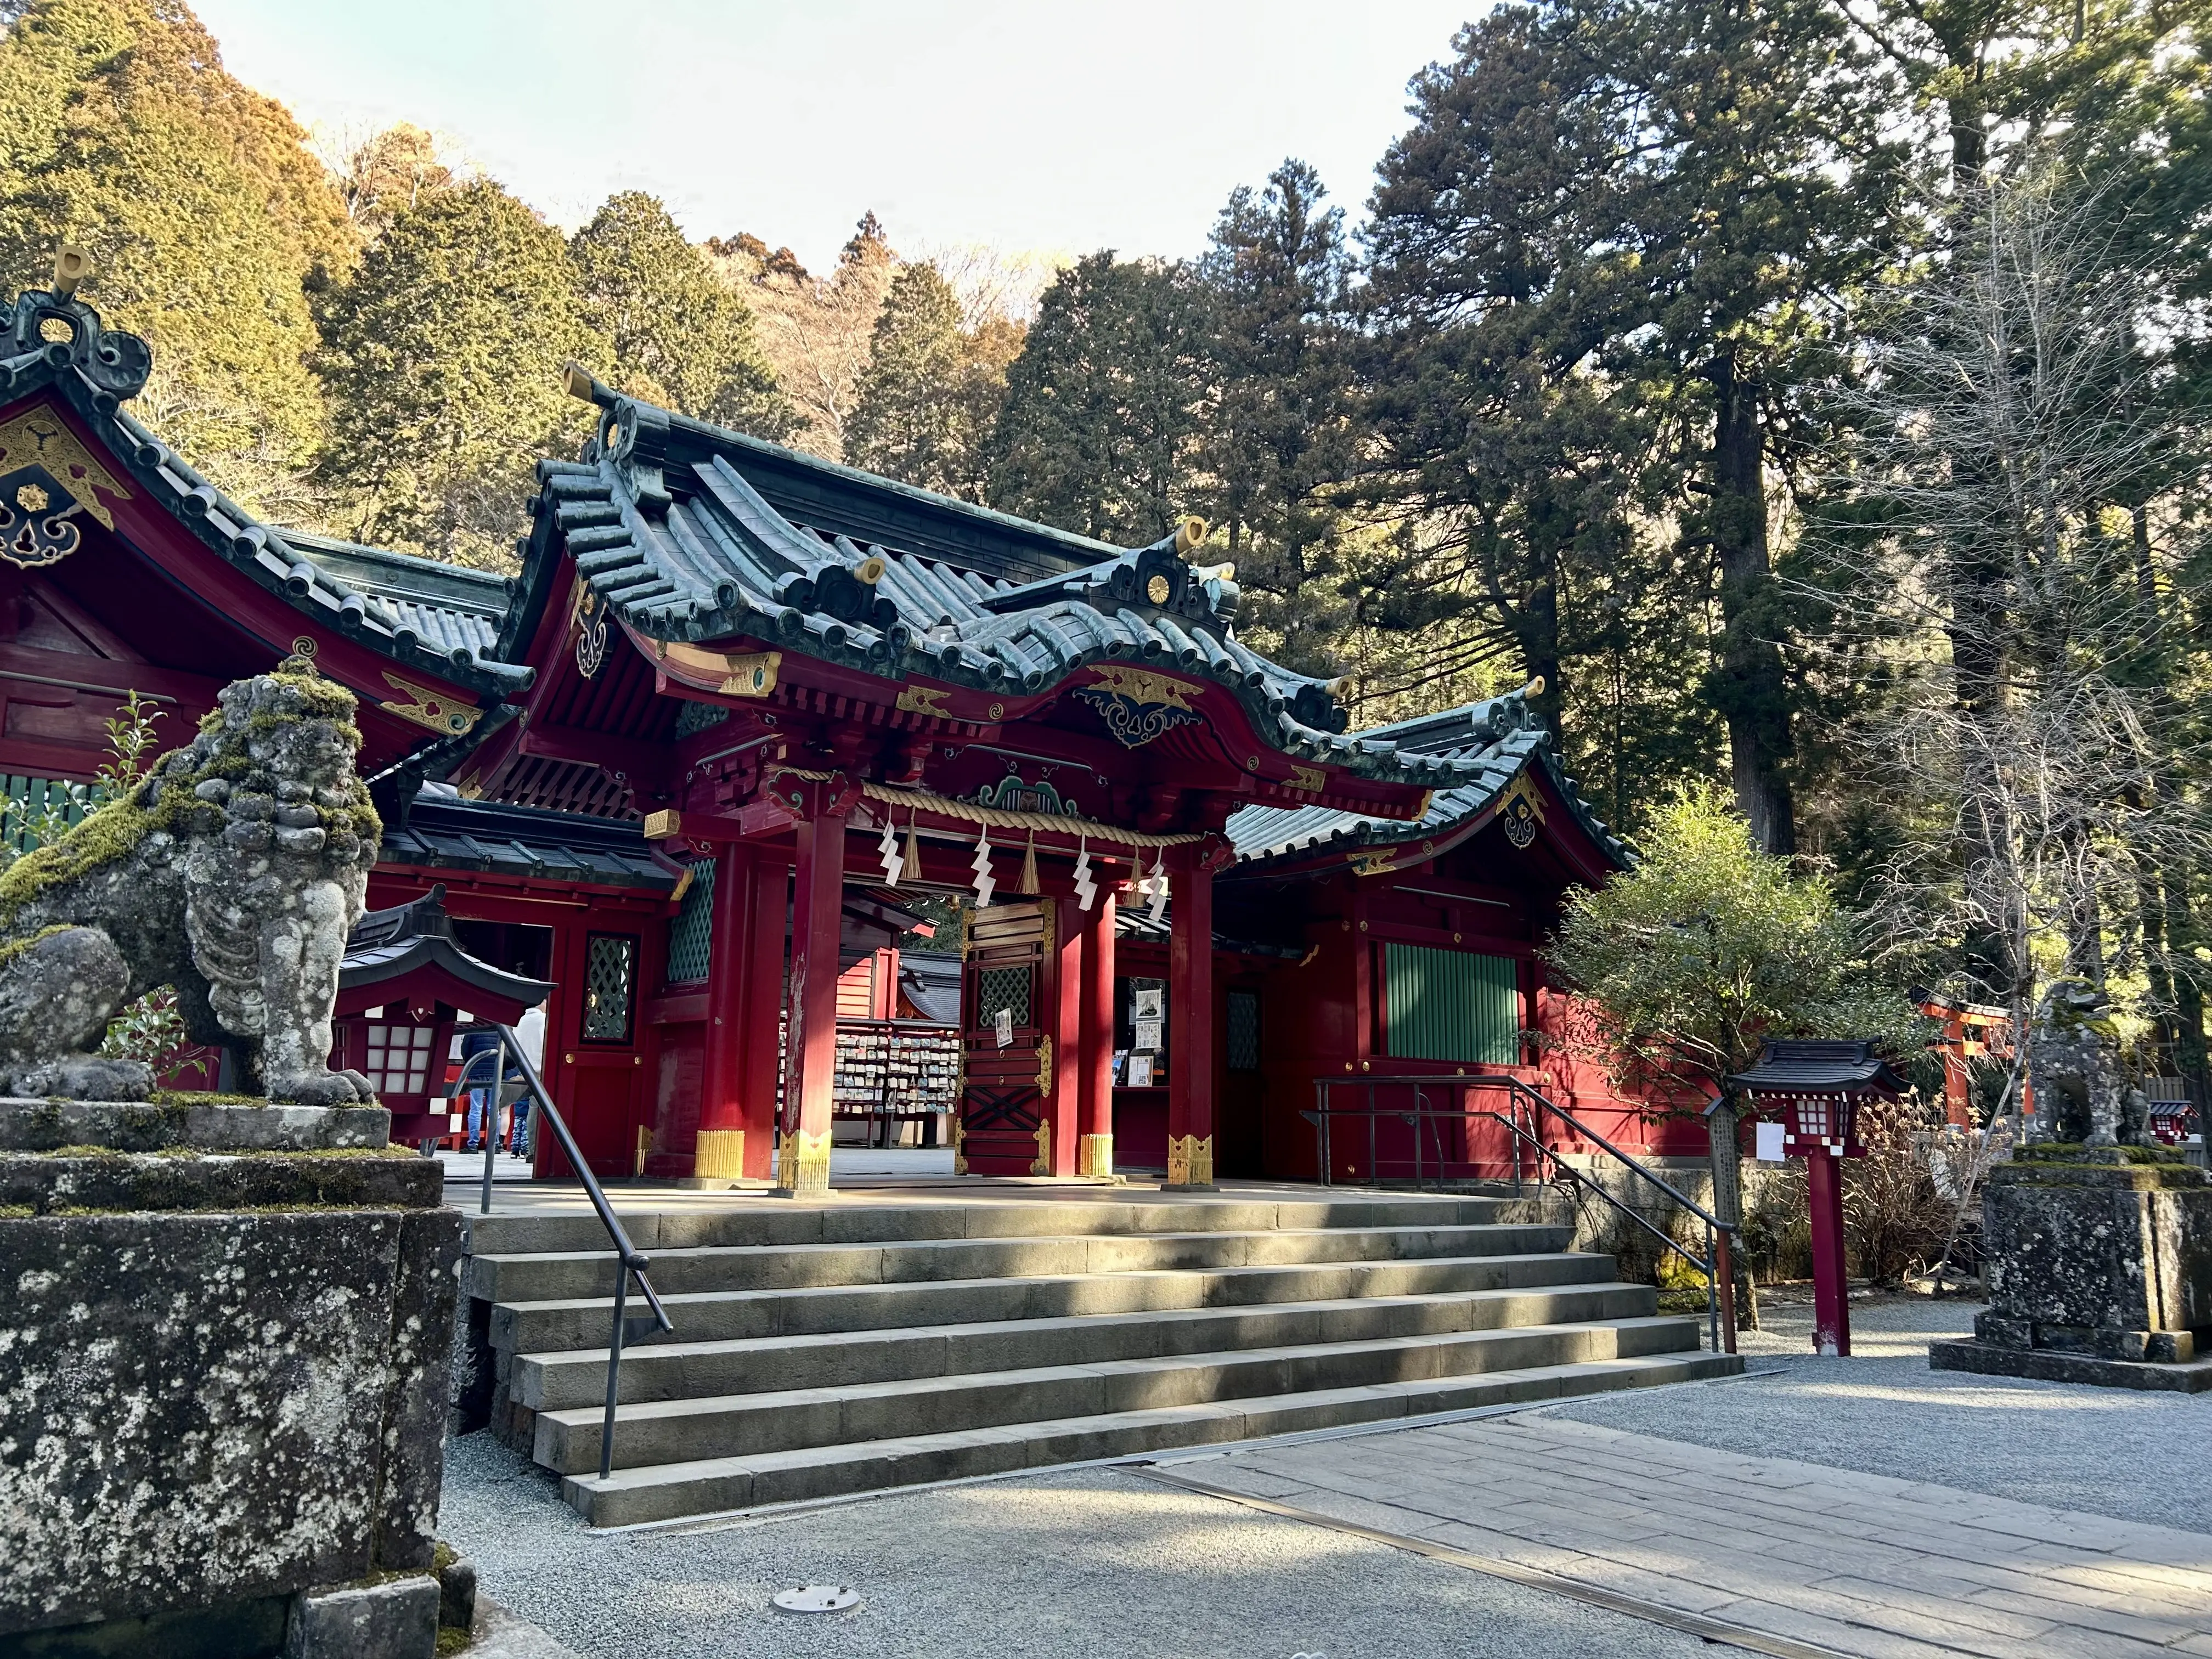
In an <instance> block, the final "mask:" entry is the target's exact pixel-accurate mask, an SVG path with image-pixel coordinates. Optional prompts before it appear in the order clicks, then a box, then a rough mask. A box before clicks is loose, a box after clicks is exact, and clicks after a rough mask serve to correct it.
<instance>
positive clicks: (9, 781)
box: [0, 774, 88, 853]
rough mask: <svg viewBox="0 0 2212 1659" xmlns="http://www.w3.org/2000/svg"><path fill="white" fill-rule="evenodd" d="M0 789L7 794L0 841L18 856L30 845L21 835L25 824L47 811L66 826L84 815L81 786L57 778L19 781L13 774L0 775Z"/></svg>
mask: <svg viewBox="0 0 2212 1659" xmlns="http://www.w3.org/2000/svg"><path fill="white" fill-rule="evenodd" d="M0 787H4V788H5V789H6V791H7V793H8V802H7V807H6V817H5V818H4V820H0V840H4V841H5V842H7V844H8V846H9V848H10V849H11V850H13V851H15V852H18V853H27V852H29V851H30V850H31V848H32V846H33V844H34V843H33V842H32V840H31V838H30V836H28V835H27V834H26V833H25V828H24V826H25V824H26V823H27V822H28V821H29V820H30V819H33V818H35V817H40V815H41V814H42V813H44V812H46V811H49V810H51V811H55V812H58V814H59V815H60V816H61V817H64V818H66V819H67V820H68V821H69V822H70V823H76V822H77V821H78V820H79V819H80V818H82V817H84V815H85V811H86V810H87V809H86V805H85V796H86V794H87V793H88V792H87V790H86V788H85V787H84V785H82V784H81V783H64V782H63V781H61V780H60V779H58V778H23V777H17V776H15V775H13V774H7V775H0Z"/></svg>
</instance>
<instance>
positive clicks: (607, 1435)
mask: <svg viewBox="0 0 2212 1659" xmlns="http://www.w3.org/2000/svg"><path fill="white" fill-rule="evenodd" d="M492 1030H495V1031H496V1032H498V1033H499V1036H500V1045H499V1047H498V1048H489V1049H486V1050H485V1051H484V1052H485V1053H487V1054H495V1055H500V1056H501V1057H502V1058H504V1059H507V1060H513V1062H514V1067H515V1069H516V1070H517V1071H519V1072H520V1073H522V1086H523V1087H524V1088H525V1089H526V1090H527V1091H529V1092H530V1094H531V1095H532V1096H533V1097H535V1098H536V1100H537V1103H538V1111H539V1112H541V1113H542V1114H544V1117H543V1121H544V1122H546V1123H550V1125H552V1127H553V1139H555V1140H556V1141H557V1142H558V1143H559V1144H560V1147H561V1152H562V1156H563V1157H564V1158H567V1159H568V1167H569V1168H570V1169H572V1170H574V1171H575V1172H576V1175H577V1178H578V1179H579V1180H580V1181H581V1182H583V1183H584V1192H585V1194H586V1196H587V1197H589V1198H590V1199H591V1200H592V1208H593V1209H594V1210H597V1211H598V1212H599V1225H601V1226H603V1227H605V1229H606V1230H607V1237H609V1238H610V1239H611V1240H612V1241H613V1243H614V1247H615V1259H616V1261H617V1267H616V1268H615V1319H614V1328H613V1330H612V1331H611V1333H610V1334H609V1335H608V1338H607V1407H606V1414H605V1417H604V1418H603V1419H602V1420H601V1424H600V1429H599V1479H600V1480H606V1479H607V1478H608V1477H609V1476H610V1475H611V1474H613V1473H614V1455H615V1401H616V1398H617V1395H618V1394H619V1392H620V1390H621V1387H622V1354H623V1339H624V1338H625V1337H627V1336H629V1335H630V1334H631V1332H630V1329H629V1326H630V1324H631V1323H632V1322H631V1321H629V1320H628V1319H625V1318H624V1317H623V1310H624V1309H625V1308H627V1307H628V1306H629V1281H630V1279H631V1277H632V1276H633V1275H635V1278H636V1279H637V1287H638V1289H639V1290H640V1291H643V1292H644V1293H645V1299H646V1302H647V1305H649V1306H650V1307H651V1308H652V1309H653V1317H652V1318H651V1319H640V1320H637V1321H635V1324H636V1325H637V1327H638V1330H637V1332H636V1334H638V1335H643V1334H645V1333H646V1332H647V1331H649V1330H652V1329H654V1328H659V1329H660V1330H663V1331H665V1332H667V1333H668V1334H670V1335H671V1336H672V1335H674V1334H675V1332H676V1325H675V1322H673V1321H672V1320H671V1319H670V1318H669V1316H668V1310H667V1309H665V1308H664V1307H662V1306H661V1305H660V1297H659V1296H657V1295H656V1294H654V1292H653V1281H652V1279H648V1278H647V1276H646V1270H647V1268H648V1267H651V1266H652V1265H653V1264H652V1262H651V1261H649V1260H648V1259H647V1256H646V1254H645V1252H644V1251H642V1250H641V1249H638V1248H637V1246H636V1245H635V1244H633V1243H630V1240H629V1232H628V1231H625V1230H624V1228H623V1225H622V1223H621V1221H620V1220H619V1219H617V1217H616V1215H615V1212H614V1206H612V1205H611V1204H609V1203H608V1202H607V1195H606V1193H605V1189H604V1188H601V1187H600V1185H599V1177H598V1176H595V1175H593V1174H592V1166H591V1165H590V1164H587V1163H586V1162H585V1160H584V1155H583V1153H582V1152H580V1151H578V1150H577V1146H576V1138H575V1137H574V1135H572V1134H570V1133H568V1124H567V1123H566V1122H564V1121H562V1116H561V1112H560V1109H559V1108H558V1107H556V1106H555V1105H554V1103H553V1097H552V1095H551V1094H550V1093H549V1092H548V1091H547V1090H546V1087H545V1085H544V1081H543V1080H542V1079H540V1078H539V1077H538V1068H537V1067H536V1066H533V1065H532V1064H531V1063H530V1056H529V1055H527V1054H525V1053H523V1051H522V1044H521V1043H520V1041H518V1040H517V1039H516V1037H515V1035H514V1032H513V1030H512V1029H511V1028H509V1027H507V1026H505V1025H495V1026H493V1027H492ZM476 1058H477V1057H476V1056H474V1055H471V1057H470V1060H471V1063H473V1061H474V1060H475V1059H476ZM467 1070H468V1067H467V1066H466V1065H465V1066H463V1067H462V1074H463V1075H464V1076H465V1075H466V1074H467ZM506 1070H507V1067H506V1066H504V1065H502V1066H500V1067H499V1069H498V1070H497V1072H495V1073H494V1075H495V1077H496V1076H503V1075H505V1073H506ZM496 1098H497V1095H496V1085H495V1094H494V1099H495V1100H496ZM488 1127H496V1125H495V1124H494V1125H491V1126H488ZM530 1133H531V1139H532V1143H533V1144H535V1142H536V1139H537V1135H538V1131H537V1130H536V1129H534V1128H533V1129H532V1131H531V1132H530ZM483 1213H485V1214H486V1215H489V1214H490V1213H491V1159H490V1157H489V1153H487V1154H486V1157H485V1159H484V1190H483Z"/></svg>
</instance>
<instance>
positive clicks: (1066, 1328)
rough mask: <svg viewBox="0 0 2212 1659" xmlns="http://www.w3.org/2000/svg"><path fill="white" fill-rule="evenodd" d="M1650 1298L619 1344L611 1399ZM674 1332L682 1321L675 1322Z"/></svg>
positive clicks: (1610, 1309)
mask: <svg viewBox="0 0 2212 1659" xmlns="http://www.w3.org/2000/svg"><path fill="white" fill-rule="evenodd" d="M1656 1303H1657V1297H1656V1292H1655V1291H1653V1290H1652V1289H1651V1287H1650V1286H1649V1285H1620V1284H1593V1285H1577V1286H1574V1287H1572V1288H1567V1289H1559V1290H1550V1291H1518V1290H1515V1291H1447V1292H1440V1293H1431V1294H1429V1295H1425V1296H1395V1297H1352V1298H1347V1299H1345V1300H1340V1301H1334V1302H1290V1303H1267V1304H1261V1305H1259V1306H1255V1307H1229V1308H1177V1309H1170V1310H1150V1309H1147V1310H1141V1311H1137V1312H1131V1313H1117V1314H1083V1315H1077V1316H1072V1317H1067V1318H1058V1319H1051V1318H1014V1319H999V1320H986V1321H982V1322H976V1323H972V1324H958V1325H908V1326H899V1327H895V1328H889V1329H884V1330H876V1331H859V1332H855V1331H831V1332H823V1333H820V1334H811V1335H799V1336H776V1337H744V1338H738V1339H737V1340H726V1341H716V1340H697V1341H688V1342H687V1341H676V1340H667V1341H663V1342H661V1343H659V1344H657V1345H654V1346H641V1347H638V1348H635V1349H631V1350H627V1351H625V1352H624V1353H623V1367H622V1377H621V1387H622V1393H621V1399H622V1401H623V1403H624V1404H628V1403H631V1402H634V1401H655V1400H681V1399H684V1398H687V1397H690V1396H696V1395H734V1394H754V1393H759V1392H762V1391H764V1390H768V1389H802V1388H835V1387H839V1386H842V1385H847V1384H851V1383H896V1382H902V1381H910V1380H913V1379H915V1378H920V1377H927V1376H967V1375H971V1374H974V1373H977V1372H982V1371H1002V1370H1020V1369H1023V1368H1024V1367H1028V1366H1035V1365H1039V1364H1066V1365H1090V1364H1101V1363H1103V1362H1104V1361H1107V1360H1116V1359H1137V1358H1152V1357H1157V1356H1162V1355H1171V1354H1191V1353H1214V1352H1228V1351H1242V1350H1247V1349H1254V1348H1284V1347H1304V1346H1313V1345H1315V1344H1317V1343H1333V1342H1359V1341H1373V1340H1380V1339H1384V1338H1391V1337H1405V1336H1432V1335H1437V1334H1445V1333H1449V1332H1459V1331H1475V1330H1498V1329H1503V1328H1508V1327H1517V1326H1530V1325H1559V1324H1571V1323H1576V1322H1581V1321H1585V1320H1604V1319H1629V1318H1637V1317H1642V1316H1650V1315H1651V1314H1652V1313H1653V1312H1655V1311H1656ZM671 1316H672V1310H671ZM688 1328H689V1327H688V1326H687V1325H686V1324H685V1323H684V1322H683V1321H682V1320H680V1319H679V1320H678V1330H679V1331H682V1330H685V1329H688ZM606 1364H607V1351H606V1349H605V1346H600V1347H597V1348H585V1349H580V1350H575V1351H573V1352H566V1353H555V1354H526V1355H523V1356H522V1357H520V1358H519V1359H518V1360H517V1361H516V1363H515V1367H514V1374H513V1376H514V1384H513V1394H514V1397H515V1399H516V1400H517V1401H520V1403H521V1404H523V1405H525V1406H528V1407H531V1408H532V1409H533V1410H536V1411H540V1412H545V1411H558V1410H561V1409H563V1408H567V1407H585V1406H603V1403H604V1401H605V1398H606Z"/></svg>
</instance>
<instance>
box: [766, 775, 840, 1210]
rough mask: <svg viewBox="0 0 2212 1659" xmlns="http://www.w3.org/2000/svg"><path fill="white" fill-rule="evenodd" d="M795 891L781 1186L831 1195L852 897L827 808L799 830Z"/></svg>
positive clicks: (836, 821) (836, 819) (836, 817)
mask: <svg viewBox="0 0 2212 1659" xmlns="http://www.w3.org/2000/svg"><path fill="white" fill-rule="evenodd" d="M797 835H798V840H799V856H798V859H797V861H796V867H797V876H796V878H795V880H794V881H793V887H792V914H791V1037H790V1042H789V1043H788V1045H787V1058H786V1085H785V1089H784V1103H783V1122H784V1139H783V1145H782V1146H781V1148H779V1155H778V1160H777V1164H776V1182H775V1184H776V1187H777V1188H778V1189H779V1190H780V1191H782V1192H785V1193H787V1194H792V1195H793V1196H794V1197H807V1196H811V1195H815V1194H822V1193H826V1192H828V1191H829V1109H830V1102H831V1091H832V1086H833V1084H834V1081H835V1073H836V1066H837V924H838V917H839V912H840V908H841V907H842V904H843V902H844V892H845V816H844V814H842V813H841V812H828V811H822V810H821V809H820V808H819V807H816V808H814V809H812V810H811V811H809V812H808V814H807V816H806V817H804V818H802V819H800V820H799V824H798V826H797Z"/></svg>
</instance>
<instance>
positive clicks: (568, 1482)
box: [561, 1353, 1741, 1527]
mask: <svg viewBox="0 0 2212 1659" xmlns="http://www.w3.org/2000/svg"><path fill="white" fill-rule="evenodd" d="M1740 1369H1741V1361H1739V1360H1737V1359H1736V1358H1735V1357H1734V1356H1732V1355H1727V1354H1718V1355H1716V1354H1691V1353H1683V1354H1668V1355H1662V1356H1657V1357H1654V1358H1641V1359H1613V1360H1590V1361H1583V1362H1580V1363H1577V1364H1565V1365H1547V1366H1538V1367H1534V1368H1532V1369H1529V1370H1506V1371H1493V1372H1491V1373H1489V1374H1488V1375H1486V1376H1471V1377H1444V1378H1439V1379H1419V1380H1414V1381H1410V1382H1397V1383H1375V1384H1370V1385H1367V1386H1365V1387H1359V1388H1349V1389H1322V1390H1316V1391H1315V1392H1312V1393H1301V1394H1288V1395H1272V1396H1263V1397H1261V1398H1256V1399H1246V1400H1231V1401H1214V1402H1210V1403H1206V1404H1202V1405H1193V1406H1180V1407H1168V1408H1166V1409H1164V1410H1155V1411H1145V1412H1121V1413H1106V1414H1099V1415H1093V1416H1090V1417H1079V1418H1069V1419H1059V1420H1056V1421H1049V1422H1037V1423H1024V1424H1020V1425H1014V1426H1012V1427H1007V1428H996V1429H982V1430H955V1431H947V1432H942V1433H937V1434H928V1435H911V1436H903V1437H896V1438H890V1439H884V1440H873V1441H864V1442H858V1443H848V1444H846V1445H841V1446H829V1447H823V1448H814V1449H805V1450H799V1451H786V1452H771V1453H767V1454H763V1455H756V1456H749V1457H728V1458H706V1459H698V1460H694V1461H689V1462H680V1463H663V1464H657V1465H652V1466H648V1467H645V1468H626V1469H617V1470H616V1471H614V1473H613V1474H611V1476H610V1477H609V1478H608V1479H607V1480H599V1478H598V1477H597V1476H596V1474H581V1475H570V1476H568V1477H567V1478H566V1479H564V1480H562V1483H561V1492H562V1497H563V1498H566V1499H567V1500H568V1504H570V1505H571V1507H573V1508H574V1509H575V1510H578V1511H579V1512H580V1514H582V1515H583V1516H584V1517H585V1518H586V1520H587V1521H589V1522H591V1524H592V1525H593V1526H595V1527H623V1526H636V1525H640V1524H641V1523H644V1522H653V1521H668V1520H674V1519H677V1518H679V1517H681V1516H696V1515H711V1514H718V1513H721V1512H724V1511H726V1510H746V1509H755V1508H759V1507H763V1506H765V1505H768V1504H792V1503H800V1502H805V1501H806V1500H809V1499H815V1498H836V1497H843V1496H847V1495H849V1494H851V1493H854V1492H879V1491H884V1490H887V1489H890V1488H892V1487H896V1486H916V1485H920V1484H922V1483H925V1482H928V1481H933V1480H969V1479H973V1478H975V1477H976V1476H979V1475H991V1474H1008V1473H1011V1472H1012V1471H1014V1470H1018V1469H1042V1468H1052V1467H1053V1466H1054V1465H1056V1464H1062V1463H1078V1462H1088V1461H1091V1460H1093V1459H1097V1458H1111V1457H1140V1456H1143V1455H1146V1454H1147V1453H1150V1452H1158V1451H1168V1450H1176V1449H1184V1448H1188V1447H1192V1446H1205V1445H1221V1444H1225V1443H1229V1442H1232V1441H1238V1440H1256V1439H1261V1438H1263V1437H1267V1436H1269V1435H1279V1434H1300V1433H1307V1432H1310V1431H1316V1430H1323V1429H1334V1428H1345V1427H1349V1426H1352V1425H1358V1424H1367V1423H1380V1422H1388V1421H1389V1420H1391V1419H1395V1418H1417V1417H1424V1416H1427V1415H1430V1414H1431V1413H1439V1412H1457V1411H1468V1410H1474V1409H1477V1408H1480V1407H1487V1406H1507V1405H1534V1404H1537V1403H1539V1402H1541V1401H1547V1400H1559V1399H1566V1398H1570V1397H1571V1396H1573V1395H1583V1394H1597V1393H1601V1392H1604V1391H1607V1390H1609V1389H1637V1388H1651V1387H1656V1386H1657V1385H1659V1384H1662V1383H1687V1382H1693V1381H1696V1380H1699V1379H1700V1378H1704V1377H1709V1376H1727V1375H1729V1374H1731V1373H1733V1372H1734V1371H1736V1370H1740Z"/></svg>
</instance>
